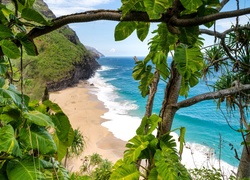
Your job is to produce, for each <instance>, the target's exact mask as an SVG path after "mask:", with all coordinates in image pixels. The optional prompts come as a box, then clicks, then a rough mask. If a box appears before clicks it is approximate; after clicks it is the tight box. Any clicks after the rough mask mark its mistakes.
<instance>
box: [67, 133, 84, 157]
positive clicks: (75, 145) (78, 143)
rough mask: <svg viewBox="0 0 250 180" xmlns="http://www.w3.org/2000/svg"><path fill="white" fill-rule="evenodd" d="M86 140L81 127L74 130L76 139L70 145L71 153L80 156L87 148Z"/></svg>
mask: <svg viewBox="0 0 250 180" xmlns="http://www.w3.org/2000/svg"><path fill="white" fill-rule="evenodd" d="M85 145H86V142H85V140H84V137H83V135H82V133H81V131H80V130H79V128H77V129H75V130H74V139H73V142H72V144H71V146H70V147H69V155H70V156H71V157H72V156H79V155H80V154H81V153H82V152H83V151H84V149H85Z"/></svg>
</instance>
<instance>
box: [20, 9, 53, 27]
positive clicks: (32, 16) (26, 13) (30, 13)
mask: <svg viewBox="0 0 250 180" xmlns="http://www.w3.org/2000/svg"><path fill="white" fill-rule="evenodd" d="M21 16H22V18H24V19H26V20H28V21H34V22H36V23H39V24H43V25H48V26H49V25H51V23H50V22H49V21H48V20H47V19H46V18H45V17H44V16H43V15H42V14H40V13H39V12H38V11H36V10H34V9H32V8H24V9H23V10H22V14H21Z"/></svg>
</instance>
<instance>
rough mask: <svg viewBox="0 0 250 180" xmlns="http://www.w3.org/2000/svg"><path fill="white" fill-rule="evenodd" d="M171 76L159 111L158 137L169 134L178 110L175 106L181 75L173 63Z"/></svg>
mask: <svg viewBox="0 0 250 180" xmlns="http://www.w3.org/2000/svg"><path fill="white" fill-rule="evenodd" d="M171 72H172V73H171V76H170V79H169V81H168V84H167V87H166V89H165V95H164V101H163V103H162V108H161V111H160V117H161V118H162V122H161V123H160V124H159V130H158V137H160V136H161V135H163V134H165V133H167V132H169V131H170V130H171V127H172V123H173V119H174V115H175V113H176V111H177V110H178V108H177V107H176V106H175V105H176V104H177V102H178V97H179V93H180V87H181V75H180V74H179V73H178V71H177V69H176V68H175V65H174V62H172V64H171Z"/></svg>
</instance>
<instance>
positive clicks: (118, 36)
mask: <svg viewBox="0 0 250 180" xmlns="http://www.w3.org/2000/svg"><path fill="white" fill-rule="evenodd" d="M136 27H137V23H136V22H133V21H131V22H124V21H122V22H119V23H118V24H117V26H116V27H115V40H116V41H121V40H124V39H126V38H127V37H128V36H130V35H131V34H132V32H133V31H134V30H135V29H136Z"/></svg>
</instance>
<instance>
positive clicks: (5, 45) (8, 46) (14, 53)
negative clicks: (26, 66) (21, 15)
mask: <svg viewBox="0 0 250 180" xmlns="http://www.w3.org/2000/svg"><path fill="white" fill-rule="evenodd" d="M0 46H1V47H2V50H3V53H4V55H6V56H7V57H9V58H10V59H17V58H19V57H20V56H21V54H20V50H19V49H18V47H17V46H16V44H15V43H13V42H12V41H9V40H5V39H4V40H1V41H0Z"/></svg>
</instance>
